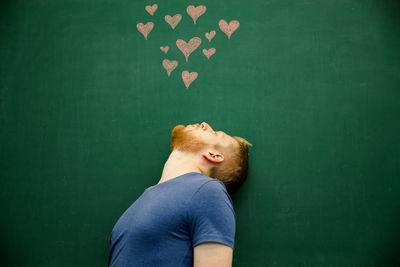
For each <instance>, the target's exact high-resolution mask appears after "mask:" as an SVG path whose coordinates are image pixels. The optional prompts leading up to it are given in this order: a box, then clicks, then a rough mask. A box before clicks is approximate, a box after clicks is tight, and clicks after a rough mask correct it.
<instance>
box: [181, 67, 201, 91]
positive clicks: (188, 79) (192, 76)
mask: <svg viewBox="0 0 400 267" xmlns="http://www.w3.org/2000/svg"><path fill="white" fill-rule="evenodd" d="M197 76H198V73H197V72H189V71H187V70H184V71H182V80H183V82H184V83H185V86H186V88H189V86H190V84H191V83H192V82H193V81H194V80H196V79H197Z"/></svg>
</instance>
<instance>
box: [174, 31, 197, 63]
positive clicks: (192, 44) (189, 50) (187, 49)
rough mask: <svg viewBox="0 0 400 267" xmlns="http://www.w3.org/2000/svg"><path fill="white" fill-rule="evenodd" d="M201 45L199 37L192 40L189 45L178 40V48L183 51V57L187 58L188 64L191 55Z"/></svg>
mask: <svg viewBox="0 0 400 267" xmlns="http://www.w3.org/2000/svg"><path fill="white" fill-rule="evenodd" d="M200 44H201V39H200V38H199V37H193V38H192V39H190V41H189V43H186V42H185V41H184V40H182V39H178V40H176V46H177V47H178V48H179V50H181V51H182V53H183V55H184V56H185V58H186V62H188V59H189V55H190V54H191V53H192V52H193V51H194V50H196V48H197V47H199V45H200Z"/></svg>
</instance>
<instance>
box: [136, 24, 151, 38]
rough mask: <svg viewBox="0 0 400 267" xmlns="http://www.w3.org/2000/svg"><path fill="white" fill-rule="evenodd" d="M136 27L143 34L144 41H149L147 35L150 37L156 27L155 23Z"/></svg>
mask: <svg viewBox="0 0 400 267" xmlns="http://www.w3.org/2000/svg"><path fill="white" fill-rule="evenodd" d="M136 27H137V28H138V30H139V31H140V32H141V33H142V34H143V36H144V39H146V40H147V35H149V33H150V32H151V30H152V29H153V27H154V23H153V22H151V21H150V22H147V23H146V24H143V23H141V22H140V23H138V24H137V25H136Z"/></svg>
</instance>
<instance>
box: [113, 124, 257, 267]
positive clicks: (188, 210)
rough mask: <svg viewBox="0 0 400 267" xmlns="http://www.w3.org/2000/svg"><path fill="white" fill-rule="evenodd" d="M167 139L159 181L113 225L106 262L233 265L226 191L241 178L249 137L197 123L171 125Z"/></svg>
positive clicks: (119, 265)
mask: <svg viewBox="0 0 400 267" xmlns="http://www.w3.org/2000/svg"><path fill="white" fill-rule="evenodd" d="M170 146H171V150H172V152H171V154H170V156H169V158H168V160H167V162H166V163H165V165H164V169H163V172H162V175H161V179H160V181H159V182H158V184H156V185H154V186H151V187H149V188H147V189H146V190H145V191H144V192H143V194H142V195H141V196H140V197H139V198H138V199H137V200H136V201H135V202H134V203H133V204H132V205H131V206H130V207H129V208H128V209H127V210H126V211H125V212H124V214H123V215H122V216H121V217H120V218H119V220H118V222H117V223H116V225H115V226H114V228H113V230H112V233H111V236H110V243H111V249H110V253H109V258H108V264H109V266H112V267H126V266H140V267H142V266H146V267H147V266H149V267H159V266H160V267H170V266H177V267H181V266H182V267H186V266H191V267H192V266H194V267H228V266H232V257H233V245H234V239H235V227H236V224H235V220H236V215H235V212H234V209H233V205H232V199H231V197H230V195H229V193H231V194H232V193H233V192H235V191H236V190H237V189H238V188H239V187H240V186H241V185H242V183H243V182H244V181H245V180H246V179H247V176H248V147H249V146H252V144H250V143H249V142H248V141H246V140H245V139H243V138H241V137H237V136H235V137H232V136H230V135H228V134H226V133H224V132H222V131H217V132H215V131H214V130H213V129H212V128H211V126H210V125H208V124H207V123H205V122H203V123H201V124H194V125H188V126H186V127H185V126H184V125H177V126H175V128H174V129H173V130H172V134H171V144H170Z"/></svg>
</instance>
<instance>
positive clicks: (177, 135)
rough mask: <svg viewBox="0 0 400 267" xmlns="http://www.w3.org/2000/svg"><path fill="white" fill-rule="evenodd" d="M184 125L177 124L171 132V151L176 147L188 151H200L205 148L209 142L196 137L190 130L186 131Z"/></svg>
mask: <svg viewBox="0 0 400 267" xmlns="http://www.w3.org/2000/svg"><path fill="white" fill-rule="evenodd" d="M185 129H186V128H185V126H184V125H177V126H175V127H174V129H173V130H172V133H171V145H170V147H171V151H173V150H174V149H177V150H180V151H186V152H193V153H196V152H199V151H201V150H202V149H204V148H205V147H206V146H207V144H206V143H204V142H203V141H200V140H198V139H196V137H194V136H193V135H192V134H191V133H190V132H187V131H185Z"/></svg>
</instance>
